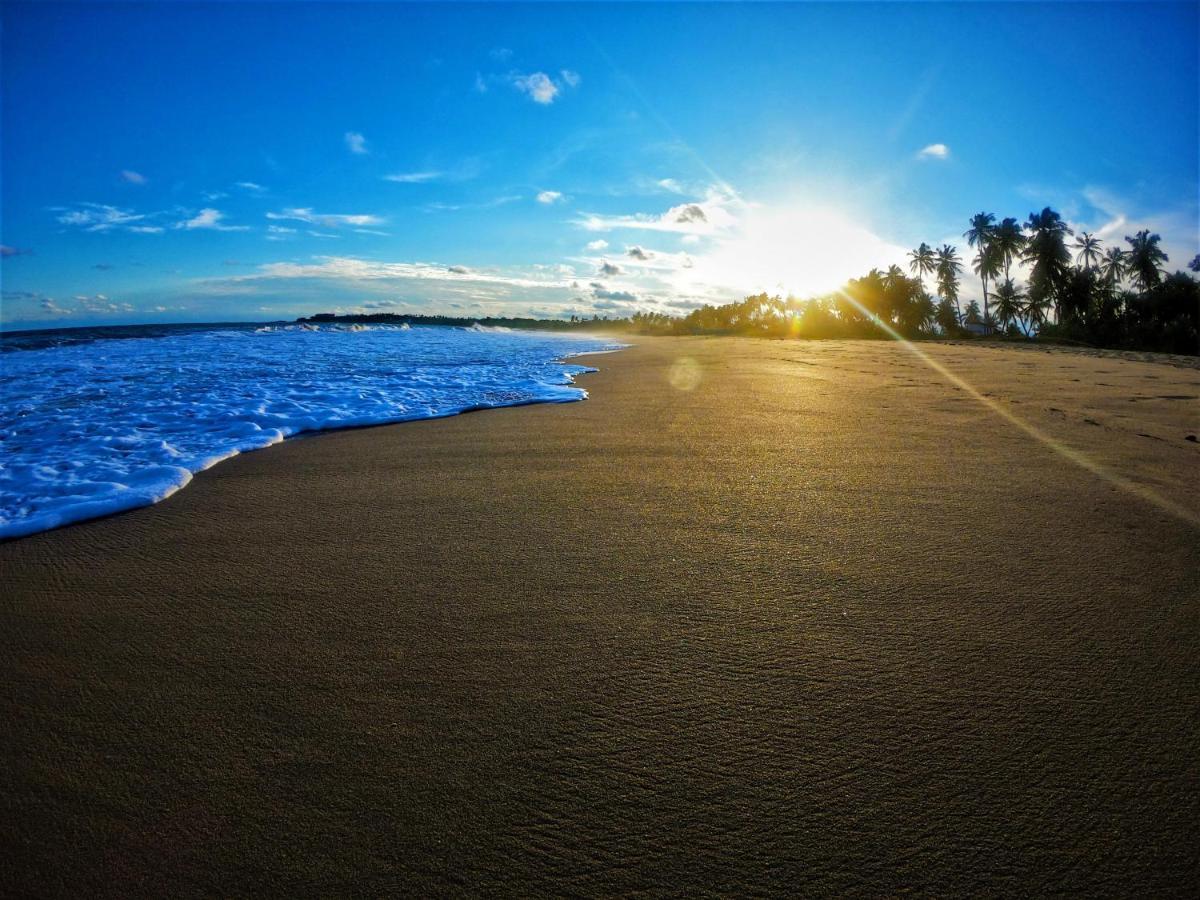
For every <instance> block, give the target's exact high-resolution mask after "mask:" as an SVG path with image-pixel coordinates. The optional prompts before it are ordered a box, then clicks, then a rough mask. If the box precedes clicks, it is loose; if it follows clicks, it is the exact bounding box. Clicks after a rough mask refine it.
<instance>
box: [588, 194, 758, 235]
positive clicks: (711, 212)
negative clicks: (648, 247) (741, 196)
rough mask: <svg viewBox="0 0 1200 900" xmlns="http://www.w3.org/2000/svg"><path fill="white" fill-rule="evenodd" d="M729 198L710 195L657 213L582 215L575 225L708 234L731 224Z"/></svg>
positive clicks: (590, 228) (595, 229) (595, 228)
mask: <svg viewBox="0 0 1200 900" xmlns="http://www.w3.org/2000/svg"><path fill="white" fill-rule="evenodd" d="M735 202H736V201H735V200H734V198H732V197H727V196H723V195H718V194H714V195H712V196H710V197H709V198H708V199H707V200H704V201H702V202H699V203H681V204H679V205H678V206H672V207H671V208H670V209H668V210H667V211H666V212H664V213H662V214H660V215H652V214H644V213H635V214H633V215H623V216H604V215H597V214H585V215H584V216H583V217H582V218H580V219H577V220H576V224H577V225H579V226H580V227H582V228H585V229H587V230H588V231H611V230H613V229H616V228H632V229H639V230H642V231H671V232H678V233H681V234H711V233H713V232H716V231H720V230H722V229H725V228H728V227H730V226H732V225H733V224H734V223H735V221H736V219H735V217H734V216H733V215H732V213H731V212H730V209H729V208H730V206H731V205H733V204H734V203H735Z"/></svg>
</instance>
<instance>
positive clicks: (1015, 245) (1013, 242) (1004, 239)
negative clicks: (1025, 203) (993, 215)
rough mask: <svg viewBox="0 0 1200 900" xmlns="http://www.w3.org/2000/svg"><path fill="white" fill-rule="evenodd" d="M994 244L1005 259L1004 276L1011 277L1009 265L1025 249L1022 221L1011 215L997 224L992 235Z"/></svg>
mask: <svg viewBox="0 0 1200 900" xmlns="http://www.w3.org/2000/svg"><path fill="white" fill-rule="evenodd" d="M992 246H994V247H995V248H996V252H997V253H999V254H1000V258H1001V259H1002V260H1004V277H1005V278H1006V279H1007V278H1011V277H1012V276H1011V275H1010V274H1009V267H1010V266H1012V261H1013V260H1014V259H1017V258H1018V257H1020V255H1021V251H1022V250H1024V249H1025V233H1024V232H1023V231H1022V230H1021V223H1020V222H1018V221H1017V220H1016V219H1013V218H1011V217H1010V218H1007V219H1004V220H1003V221H1002V222H1001V223H1000V224H999V225H997V226H996V231H995V232H994V233H993V235H992Z"/></svg>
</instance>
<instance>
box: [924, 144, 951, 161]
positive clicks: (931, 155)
mask: <svg viewBox="0 0 1200 900" xmlns="http://www.w3.org/2000/svg"><path fill="white" fill-rule="evenodd" d="M949 156H950V148H949V147H947V146H946V145H945V144H929V145H927V146H925V147H922V148H921V149H920V150H919V151H918V152H917V158H918V159H947V158H948V157H949Z"/></svg>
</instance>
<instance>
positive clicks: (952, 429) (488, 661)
mask: <svg viewBox="0 0 1200 900" xmlns="http://www.w3.org/2000/svg"><path fill="white" fill-rule="evenodd" d="M635 340H636V343H637V345H638V346H636V347H635V348H634V349H631V350H627V351H624V352H622V353H619V354H615V355H608V356H597V357H594V358H593V362H594V364H595V365H597V366H599V367H600V368H601V371H600V372H599V373H597V374H592V375H587V376H585V377H584V378H582V379H581V381H580V384H581V385H582V386H583V387H585V388H587V389H588V391H589V392H590V393H591V399H589V400H588V401H586V402H583V403H572V404H565V405H541V406H530V407H524V408H520V409H509V410H499V411H488V412H482V413H473V414H470V415H466V416H459V417H455V418H450V419H442V420H436V421H425V422H418V423H410V424H403V425H396V426H387V427H381V428H370V429H362V430H356V431H344V432H337V433H330V434H324V435H318V436H314V437H310V438H305V439H300V440H294V441H290V442H287V443H285V444H283V445H281V446H277V447H273V448H271V449H268V450H265V451H262V452H259V453H253V454H248V455H245V456H242V457H238V458H236V459H233V460H229V461H227V462H224V463H221V464H220V465H219V466H217V467H216V468H214V469H212V470H210V471H209V472H206V473H203V474H202V475H200V476H198V477H197V478H196V479H195V480H194V481H193V483H192V484H191V485H190V486H188V487H187V488H186V489H184V490H183V491H182V492H181V493H179V494H177V495H176V496H174V497H172V498H170V499H169V500H167V501H166V502H163V503H161V504H159V505H157V506H154V507H150V508H146V509H141V510H136V511H134V512H131V513H127V514H124V515H121V516H117V517H113V518H110V519H106V520H102V521H98V522H92V523H87V524H82V525H78V526H74V527H70V528H66V529H62V530H60V531H57V532H52V533H47V534H42V535H37V536H34V537H31V538H27V539H23V540H18V541H13V542H10V543H7V544H4V545H0V578H2V580H3V585H4V590H3V595H4V599H3V602H2V604H0V677H2V678H3V684H4V688H3V692H2V697H3V707H2V713H3V720H4V723H5V725H4V728H3V736H2V738H0V740H2V742H3V743H2V745H0V754H2V758H0V772H2V774H0V787H2V793H3V799H2V802H3V804H4V815H3V823H2V826H0V883H2V884H3V885H4V886H5V887H4V889H3V892H4V893H11V894H23V893H36V894H63V895H76V896H78V895H85V894H107V895H120V896H130V895H136V894H145V893H159V894H172V895H180V894H185V895H187V894H200V893H205V894H223V895H238V894H262V893H283V894H312V893H320V894H326V895H346V894H349V893H372V894H378V893H384V892H400V891H403V892H406V893H409V894H416V895H422V894H429V893H435V892H436V893H439V894H443V893H459V892H461V893H500V894H528V893H556V894H596V893H613V892H622V891H632V890H634V889H639V888H643V889H648V890H650V891H653V892H655V893H671V894H683V893H689V894H691V893H705V892H711V893H735V892H736V893H746V892H752V891H754V892H771V893H780V894H782V893H795V892H801V891H802V892H806V893H816V892H838V893H860V894H867V895H879V894H884V893H895V892H899V891H902V890H916V891H922V892H933V893H942V894H945V893H989V894H997V893H999V894H1028V893H1031V892H1032V893H1046V892H1055V891H1071V892H1085V893H1089V894H1110V895H1134V894H1140V895H1149V894H1153V895H1165V894H1190V893H1191V892H1192V891H1194V889H1195V887H1196V884H1197V883H1200V842H1198V841H1197V838H1196V835H1197V826H1198V825H1200V752H1198V749H1197V748H1200V528H1198V527H1197V526H1196V525H1195V524H1193V523H1192V522H1189V521H1187V519H1186V516H1187V515H1190V516H1192V517H1193V519H1194V517H1195V516H1196V515H1197V514H1200V477H1198V476H1200V443H1196V442H1193V441H1189V440H1187V436H1188V435H1200V400H1198V399H1197V398H1200V372H1198V371H1197V370H1196V369H1194V368H1186V367H1178V366H1172V365H1166V364H1160V363H1148V362H1140V361H1135V360H1129V359H1121V358H1115V357H1112V356H1108V355H1102V354H1101V355H1094V354H1093V355H1089V354H1081V353H1074V352H1069V351H1053V352H1045V351H1034V350H1026V349H1009V348H999V347H989V346H966V345H961V346H958V345H922V346H923V349H924V350H925V352H928V353H929V354H930V355H931V356H932V357H933V358H934V359H936V360H937V361H938V362H939V363H941V364H942V365H944V366H946V367H948V368H949V369H950V370H952V371H953V372H954V373H956V374H957V375H958V376H959V377H961V378H963V379H965V380H966V381H967V382H969V383H970V384H971V385H973V386H974V387H975V388H977V389H978V391H979V392H981V393H982V394H985V395H988V397H989V399H991V400H992V401H993V402H994V403H995V404H996V408H995V409H992V408H989V407H988V406H986V405H985V404H984V403H982V402H980V401H979V400H978V399H977V398H976V397H974V396H972V395H971V393H970V392H969V391H968V390H966V389H964V388H963V387H961V386H955V385H952V384H950V383H948V382H947V381H946V380H945V379H944V378H943V377H941V376H940V375H939V374H937V373H935V372H934V371H933V370H931V369H930V368H928V367H927V366H926V365H925V364H923V363H922V362H921V361H920V360H918V359H917V358H915V357H914V356H912V355H911V354H909V353H908V352H907V351H906V350H905V349H904V348H903V347H900V346H898V345H894V344H889V343H884V342H832V341H831V342H821V343H817V342H813V343H803V342H781V341H762V340H750V339H745V340H743V339H732V338H730V339H703V338H663V339H635ZM1005 414H1008V415H1011V416H1015V417H1017V418H1018V419H1019V420H1020V421H1021V422H1024V423H1026V424H1027V425H1028V426H1029V427H1030V429H1031V430H1032V431H1034V432H1036V433H1037V434H1040V435H1043V436H1044V437H1045V438H1047V440H1048V441H1049V442H1044V441H1042V440H1039V439H1038V438H1037V437H1035V436H1033V435H1032V434H1031V433H1030V431H1028V430H1023V429H1022V428H1020V427H1018V426H1017V425H1015V424H1014V423H1013V422H1012V421H1011V420H1010V419H1008V418H1006V417H1005ZM1056 448H1057V449H1056ZM1081 462H1082V463H1085V464H1086V465H1085V464H1081ZM1089 465H1090V466H1091V467H1092V468H1091V469H1089V468H1088V467H1087V466H1089ZM1098 473H1099V474H1098ZM1104 473H1107V475H1108V476H1111V477H1105V474H1104ZM1148 492H1153V495H1154V496H1156V497H1158V498H1159V499H1160V500H1161V501H1162V503H1161V504H1156V502H1155V501H1154V499H1153V498H1152V497H1150V496H1149V494H1148ZM1181 513H1182V514H1183V515H1184V517H1181V515H1180V514H1181Z"/></svg>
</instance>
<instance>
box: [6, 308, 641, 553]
mask: <svg viewBox="0 0 1200 900" xmlns="http://www.w3.org/2000/svg"><path fill="white" fill-rule="evenodd" d="M617 347H618V345H614V344H612V343H610V342H608V341H606V340H603V339H598V338H594V337H588V336H583V337H581V336H578V335H557V334H549V333H541V332H514V331H506V330H503V329H487V328H483V327H481V326H472V327H471V328H450V327H417V328H408V327H406V326H387V325H373V326H372V325H368V326H362V325H351V326H347V325H323V326H308V325H265V326H253V325H251V326H244V325H243V326H164V327H156V328H120V329H90V330H86V331H84V330H71V331H58V332H42V333H26V334H10V335H0V538H12V537H19V536H22V535H27V534H32V533H34V532H38V531H44V530H46V529H50V528H56V527H58V526H60V525H65V524H68V523H71V522H77V521H80V520H83V519H90V518H94V517H97V516H103V515H109V514H111V513H115V512H119V511H121V510H126V509H131V508H133V507H138V506H146V505H148V504H151V503H156V502H158V501H159V500H162V499H163V498H165V497H168V496H170V495H171V494H173V493H174V492H175V491H177V490H179V489H180V488H181V487H183V486H184V485H186V484H187V483H188V481H190V480H191V477H192V475H193V474H194V473H196V472H199V471H201V470H203V469H207V468H208V467H209V466H212V465H214V464H216V463H218V462H220V461H221V460H223V459H227V458H229V457H230V456H233V455H234V454H237V453H244V452H246V451H249V450H258V449H261V448H263V447H267V446H270V445H271V444H275V443H278V442H279V441H282V440H284V439H285V438H287V437H289V436H291V435H294V434H299V433H301V432H310V431H320V430H324V429H333V428H349V427H354V426H360V425H374V424H381V423H384V422H402V421H406V420H410V419H428V418H435V417H438V416H449V415H454V414H455V413H460V412H464V411H466V410H472V409H484V408H491V407H499V406H516V405H520V404H525V403H561V402H565V401H570V400H582V399H583V398H585V397H586V396H587V393H586V392H585V391H584V390H583V389H582V388H579V387H576V386H575V385H574V384H573V379H574V376H575V375H578V374H580V373H582V372H589V371H594V370H593V369H589V368H587V367H585V366H580V365H574V364H572V363H569V362H566V361H565V360H567V359H568V358H569V357H570V356H572V355H575V354H579V353H585V352H591V351H598V350H611V349H617Z"/></svg>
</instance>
